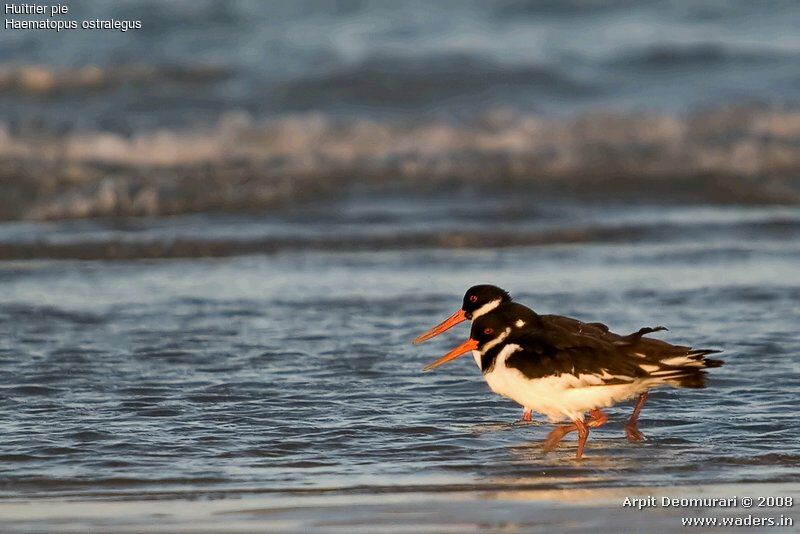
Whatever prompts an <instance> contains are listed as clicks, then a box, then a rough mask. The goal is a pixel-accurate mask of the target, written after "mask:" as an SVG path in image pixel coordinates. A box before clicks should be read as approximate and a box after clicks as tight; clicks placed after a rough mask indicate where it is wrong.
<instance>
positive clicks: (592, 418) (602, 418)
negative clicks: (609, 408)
mask: <svg viewBox="0 0 800 534" xmlns="http://www.w3.org/2000/svg"><path fill="white" fill-rule="evenodd" d="M607 422H608V416H607V415H606V414H605V413H604V412H602V411H600V410H597V409H595V410H592V411H591V412H590V413H589V422H588V423H586V425H585V426H586V427H588V428H599V427H601V426H603V425H604V424H606V423H607ZM574 430H578V431H579V433H580V428H579V427H578V425H577V424H576V423H574V422H573V423H572V424H569V425H561V426H557V427H555V428H554V429H553V430H552V431H550V434H548V435H547V438H545V440H544V444H543V445H542V448H543V449H544V452H550V451H552V450H553V449H555V448H556V445H558V444H559V443H560V442H561V440H562V439H564V436H566V435H567V434H569V433H570V432H572V431H574ZM587 432H588V430H587Z"/></svg>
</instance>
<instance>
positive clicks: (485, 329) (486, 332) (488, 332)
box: [483, 328, 494, 334]
mask: <svg viewBox="0 0 800 534" xmlns="http://www.w3.org/2000/svg"><path fill="white" fill-rule="evenodd" d="M492 332H494V330H492V329H491V328H484V329H483V333H484V334H491V333H492Z"/></svg>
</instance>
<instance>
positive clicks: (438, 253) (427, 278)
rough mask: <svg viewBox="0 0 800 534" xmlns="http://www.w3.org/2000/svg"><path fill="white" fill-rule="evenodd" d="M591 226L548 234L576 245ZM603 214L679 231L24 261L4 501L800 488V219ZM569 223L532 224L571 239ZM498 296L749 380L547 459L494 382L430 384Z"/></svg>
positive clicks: (297, 230) (13, 327)
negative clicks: (482, 288) (688, 348)
mask: <svg viewBox="0 0 800 534" xmlns="http://www.w3.org/2000/svg"><path fill="white" fill-rule="evenodd" d="M442 205H446V203H444V204H440V206H442ZM487 205H489V206H490V203H487ZM414 206H417V205H416V204H414V203H412V204H410V205H409V206H407V207H406V208H405V209H401V205H397V207H396V208H395V214H396V216H397V218H398V220H397V221H395V222H394V223H389V222H386V223H384V224H386V225H387V226H391V225H392V224H394V225H395V226H394V227H395V229H398V230H399V229H401V228H402V226H403V224H404V222H407V221H409V220H413V219H417V218H418V217H419V215H418V213H417V211H416V210H418V209H419V208H414ZM457 206H458V209H463V208H464V206H463V205H458V204H457ZM575 209H577V208H575V207H572V208H570V207H569V206H568V205H564V206H562V208H560V209H555V208H552V207H551V208H550V209H549V210H545V212H546V213H549V216H548V217H549V219H550V223H549V224H552V221H553V220H558V218H559V217H565V218H573V217H574V214H575V213H576V212H575V211H572V210H575ZM487 210H488V211H489V213H491V209H490V208H487ZM342 211H343V212H349V213H351V214H358V213H362V214H363V213H364V212H368V211H369V210H368V209H366V208H363V207H362V208H361V209H357V206H351V207H350V208H348V209H344V208H343V209H342ZM456 211H458V210H456ZM473 212H474V213H478V214H480V213H481V209H480V208H479V207H474V209H473ZM582 213H584V221H585V223H586V224H588V225H590V226H593V227H594V226H598V225H604V224H605V225H619V226H621V227H622V228H628V227H630V226H631V224H632V223H633V222H637V223H639V224H642V223H647V224H650V225H657V226H659V227H660V228H662V231H661V232H657V233H655V234H653V235H648V234H644V235H643V236H639V237H637V238H635V239H628V240H626V241H625V242H624V243H616V242H614V243H608V242H604V241H602V240H601V241H588V242H584V243H564V244H559V243H553V244H549V245H542V246H527V247H518V246H517V247H510V248H506V247H500V246H488V247H487V246H479V247H477V248H469V247H468V248H462V247H459V246H456V247H455V248H447V247H444V248H443V247H439V248H433V249H431V248H415V247H410V248H409V247H408V246H407V245H406V244H403V245H402V246H400V249H398V248H396V247H391V246H385V247H384V248H383V249H381V250H377V249H376V250H370V249H369V247H365V248H364V249H362V248H361V247H358V246H356V247H355V248H353V249H349V250H337V251H330V250H325V249H320V250H313V249H310V248H308V247H306V248H304V249H301V250H297V249H289V250H283V251H277V252H274V253H270V254H263V253H255V254H254V255H246V256H234V257H230V258H221V259H199V258H195V259H183V260H169V261H164V260H162V261H114V262H92V261H90V262H80V261H48V260H37V261H28V262H19V261H15V262H2V263H0V280H2V284H3V293H2V295H0V362H2V367H1V371H0V388H2V390H3V395H2V400H1V401H0V427H1V428H2V429H3V435H4V438H3V447H2V456H0V460H2V461H0V495H2V496H4V497H33V496H50V497H52V496H67V495H68V496H76V497H82V498H88V497H91V496H95V497H96V496H106V497H107V496H128V497H132V498H139V497H142V496H145V497H146V496H148V495H164V494H177V495H180V496H186V495H188V496H197V495H241V494H248V493H264V492H267V493H270V492H280V493H283V492H292V491H301V490H302V491H310V492H325V493H329V492H333V493H342V494H348V493H352V492H356V493H364V492H367V493H369V492H375V491H395V492H408V491H416V490H420V489H422V490H432V491H453V490H457V489H472V490H481V489H490V488H505V487H509V488H585V487H609V486H612V487H613V486H626V485H631V484H634V483H635V485H637V486H648V485H667V486H669V485H681V484H690V483H693V484H701V483H702V484H716V483H747V482H788V481H793V480H796V479H797V476H798V475H799V474H800V471H798V465H800V463H798V460H800V448H799V447H798V442H797V440H796V439H795V425H794V421H795V420H796V418H795V414H794V412H795V410H796V399H797V396H798V393H800V380H798V378H797V377H798V368H799V367H798V366H800V361H799V360H798V356H797V355H798V353H800V344H799V342H798V339H797V336H796V326H797V304H798V300H799V299H800V274H798V270H797V264H798V260H800V240H798V237H800V232H798V231H797V225H798V221H800V213H798V211H797V210H796V209H792V208H719V207H693V208H691V207H690V208H677V207H676V208H672V209H670V210H667V209H663V208H649V209H641V210H640V211H638V212H636V211H631V212H629V213H620V212H619V211H618V210H616V209H601V208H599V207H595V208H593V209H588V208H584V209H583V210H582ZM548 217H544V220H540V218H539V217H537V216H531V217H528V218H525V217H521V221H522V223H521V224H523V225H529V226H531V227H537V225H539V226H541V227H546V226H547V224H548V223H547V222H546V220H547V219H548ZM454 220H457V217H455V219H454ZM485 220H489V219H488V218H487V219H485ZM192 221H193V225H194V227H193V228H194V231H195V232H197V233H201V232H202V231H203V230H204V229H206V230H208V231H210V232H214V231H215V230H214V225H215V224H216V223H214V222H213V220H211V221H205V222H203V221H202V219H201V218H195V219H192ZM537 221H540V222H538V223H537ZM53 224H55V223H50V224H49V225H48V227H50V228H52V225H53ZM228 224H230V222H229V223H228ZM238 224H239V225H240V227H241V228H242V229H244V230H245V231H247V228H248V226H247V224H245V223H244V222H241V221H240V222H239V223H238ZM252 224H254V223H252ZM273 224H277V222H276V221H273ZM282 224H284V225H285V226H286V227H287V228H291V229H293V232H294V235H295V236H301V235H305V233H307V232H309V231H311V232H314V231H315V230H314V229H313V227H314V224H312V218H311V216H308V217H307V218H306V219H304V220H302V221H299V222H292V221H291V220H289V219H288V218H287V219H285V220H284V221H283V223H282ZM320 224H323V223H320ZM326 224H330V223H326ZM443 224H444V223H442V222H438V223H437V222H435V221H434V222H432V223H431V225H432V226H433V227H434V228H436V227H441V226H442V225H443ZM563 224H566V222H565V221H563V220H562V225H563ZM571 224H573V225H580V224H581V220H580V217H575V218H574V220H573V221H572V222H571ZM32 226H33V227H35V226H36V225H35V224H33V225H32ZM445 226H446V225H445ZM485 226H486V227H487V228H488V229H489V230H491V229H492V228H493V226H492V223H491V222H487V223H485ZM249 228H250V229H249V231H251V232H257V231H258V227H257V226H252V225H251V226H250V227H249ZM309 228H311V229H310V230H309ZM334 228H336V226H335V225H334ZM338 230H339V231H340V232H341V233H346V232H347V231H348V230H347V226H346V225H345V226H340V227H338ZM115 231H116V232H117V233H120V232H121V233H123V234H124V233H125V231H124V230H122V229H119V228H118V229H116V230H115ZM153 231H154V232H157V231H156V230H153ZM161 231H162V232H164V230H161ZM382 231H383V232H386V231H387V229H386V228H384V229H383V230H382ZM267 232H269V230H267ZM368 233H369V232H366V234H367V235H366V237H364V236H362V237H363V238H367V237H368ZM128 237H129V238H131V239H135V235H129V236H128ZM151 237H152V236H151ZM114 239H115V241H114V242H116V243H118V246H120V247H124V246H125V245H124V243H125V239H120V237H119V235H117V236H116V237H114ZM357 239H360V238H357ZM478 282H493V283H496V284H499V285H501V286H503V287H506V288H508V289H509V290H511V291H512V292H513V293H514V294H515V296H517V297H518V299H519V300H521V301H522V302H525V303H527V304H529V305H531V306H533V307H534V308H535V309H537V310H540V311H542V312H547V313H561V314H567V315H571V316H575V317H579V318H581V319H584V320H600V321H604V322H607V323H608V324H610V325H611V326H612V327H613V328H614V329H617V330H619V331H623V332H625V331H631V330H634V329H636V328H638V327H639V326H641V325H654V324H658V325H665V326H667V327H669V329H670V331H669V332H665V333H663V335H660V336H659V337H662V338H663V339H667V340H670V341H673V342H676V343H687V344H693V345H696V346H701V347H711V348H718V349H721V350H723V351H724V352H723V354H722V357H723V358H724V360H725V362H726V365H725V366H724V367H722V368H719V369H714V370H712V373H711V377H710V380H709V384H708V385H709V387H708V389H705V390H674V389H665V390H658V391H657V392H655V393H654V394H653V395H652V396H651V399H650V400H649V402H648V405H647V406H646V407H645V410H644V412H643V415H642V420H641V427H642V430H643V432H644V433H645V434H646V435H647V437H648V441H647V442H645V443H644V444H630V443H628V442H627V441H626V440H625V437H624V432H623V429H622V426H621V423H622V422H623V421H624V420H625V418H626V417H627V415H628V412H629V410H630V409H631V407H630V406H623V407H619V408H616V409H612V410H611V423H610V424H608V425H607V426H606V427H604V428H603V429H600V430H598V431H594V432H592V435H591V436H590V440H589V445H588V449H587V457H586V460H585V461H582V462H575V461H574V460H573V456H574V441H571V440H567V441H566V442H565V444H564V445H562V446H561V447H560V448H559V449H557V450H556V451H555V452H553V453H550V454H543V453H542V452H541V450H540V442H541V441H542V439H543V438H544V436H545V435H546V434H547V432H548V431H549V425H547V424H545V423H544V422H538V423H534V424H523V423H519V422H516V421H517V419H518V418H519V417H520V415H521V409H520V408H519V407H518V406H515V405H513V403H511V402H509V401H506V400H504V399H502V398H500V397H497V396H496V395H494V394H492V393H491V392H490V391H489V390H488V388H487V386H486V385H485V384H484V383H483V381H482V378H481V375H480V373H479V371H478V370H477V369H476V368H475V366H474V363H473V362H472V361H471V359H469V358H465V359H462V360H459V361H458V362H454V363H452V364H450V365H448V366H446V367H443V368H441V369H439V370H437V371H436V372H434V373H427V374H423V373H421V372H420V370H421V368H422V366H423V365H425V364H426V363H429V362H430V361H432V360H433V359H435V358H437V357H438V356H440V355H441V354H443V353H444V351H445V350H447V349H448V348H449V347H452V346H454V345H455V344H456V343H458V342H460V340H462V339H463V337H464V336H465V335H466V329H465V328H463V327H462V328H457V329H455V330H454V331H453V332H452V333H448V335H445V336H442V337H441V339H439V340H437V341H435V342H431V343H430V344H426V345H423V346H420V347H413V346H412V345H410V340H411V339H412V338H413V337H414V336H415V335H417V334H418V333H420V332H421V331H422V330H424V329H425V328H426V327H428V326H430V325H431V324H433V323H435V322H437V321H439V320H440V319H442V318H443V317H445V316H446V315H447V314H449V313H451V312H452V311H453V310H454V309H455V307H456V306H457V305H458V304H459V302H460V299H461V295H462V293H463V291H464V289H465V288H466V287H468V286H469V285H471V284H474V283H478Z"/></svg>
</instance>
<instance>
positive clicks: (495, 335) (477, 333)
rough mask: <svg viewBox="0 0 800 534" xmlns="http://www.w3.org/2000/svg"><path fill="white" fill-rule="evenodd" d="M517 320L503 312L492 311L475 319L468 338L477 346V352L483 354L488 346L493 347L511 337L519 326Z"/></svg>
mask: <svg viewBox="0 0 800 534" xmlns="http://www.w3.org/2000/svg"><path fill="white" fill-rule="evenodd" d="M518 321H519V318H518V317H515V316H513V315H512V314H510V313H508V312H507V311H505V310H492V311H490V312H488V313H485V314H483V315H481V316H480V317H478V318H477V319H475V320H474V321H473V322H472V329H471V330H470V334H469V337H470V339H473V340H475V341H476V342H477V344H478V350H479V351H480V352H484V351H485V350H486V349H487V348H488V347H489V346H494V345H496V344H498V343H500V342H502V341H505V340H507V339H508V338H509V337H511V336H513V335H514V334H515V333H516V332H517V331H518V330H520V328H521V327H520V326H518Z"/></svg>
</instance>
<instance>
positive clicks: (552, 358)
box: [506, 328, 648, 385]
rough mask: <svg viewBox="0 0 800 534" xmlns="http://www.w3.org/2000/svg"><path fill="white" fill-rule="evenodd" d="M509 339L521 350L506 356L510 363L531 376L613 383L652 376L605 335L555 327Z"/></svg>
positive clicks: (527, 331) (509, 364)
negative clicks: (566, 375)
mask: <svg viewBox="0 0 800 534" xmlns="http://www.w3.org/2000/svg"><path fill="white" fill-rule="evenodd" d="M508 341H509V342H512V343H516V344H517V345H519V346H520V347H521V350H518V351H517V352H514V353H512V354H511V355H509V356H508V357H507V358H506V366H508V367H511V368H515V369H518V370H519V371H520V372H521V373H522V374H523V375H525V376H526V377H527V378H531V379H535V378H543V377H545V376H553V375H555V376H561V375H562V374H569V375H573V376H575V377H576V378H578V377H581V376H583V377H584V378H585V379H586V380H584V381H581V382H586V383H582V384H576V385H612V384H625V383H629V382H632V381H633V380H635V379H637V378H646V377H647V376H648V373H647V371H645V370H644V369H642V367H641V366H639V365H638V362H637V361H636V360H634V359H632V358H631V357H630V356H629V355H628V353H627V351H626V350H624V349H623V348H621V347H620V346H617V345H615V344H614V343H612V342H609V341H607V340H604V339H602V338H598V337H594V336H588V335H584V334H578V333H575V332H569V331H567V330H559V329H552V328H551V329H547V330H540V331H535V330H532V329H531V330H526V331H524V332H521V333H519V334H518V335H516V336H514V338H513V339H509V340H508Z"/></svg>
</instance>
